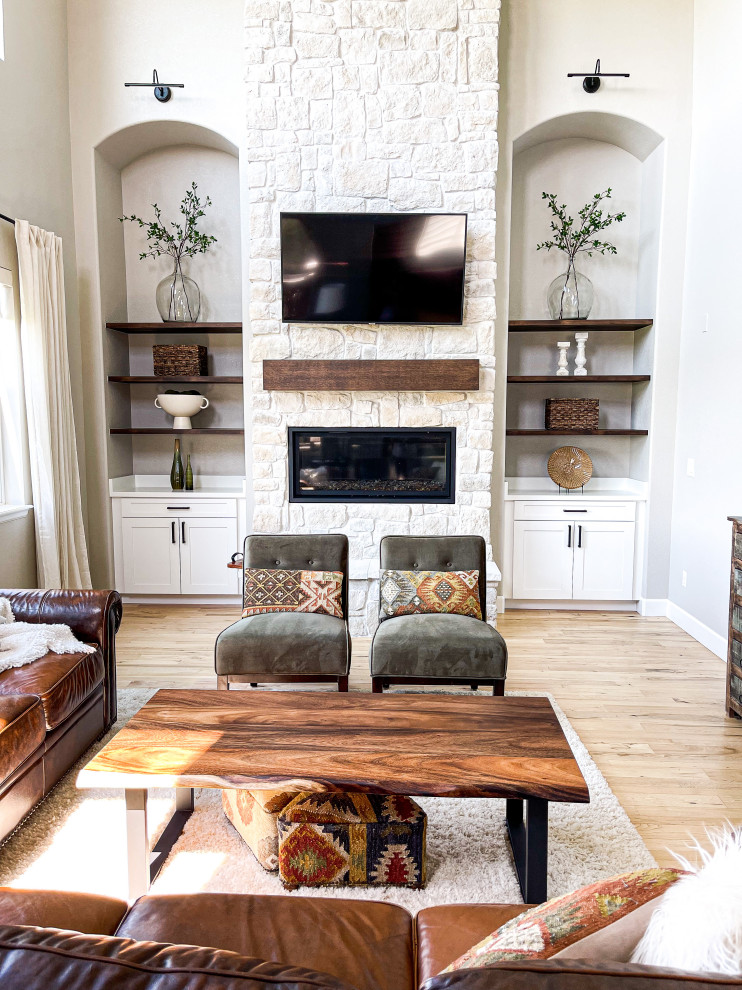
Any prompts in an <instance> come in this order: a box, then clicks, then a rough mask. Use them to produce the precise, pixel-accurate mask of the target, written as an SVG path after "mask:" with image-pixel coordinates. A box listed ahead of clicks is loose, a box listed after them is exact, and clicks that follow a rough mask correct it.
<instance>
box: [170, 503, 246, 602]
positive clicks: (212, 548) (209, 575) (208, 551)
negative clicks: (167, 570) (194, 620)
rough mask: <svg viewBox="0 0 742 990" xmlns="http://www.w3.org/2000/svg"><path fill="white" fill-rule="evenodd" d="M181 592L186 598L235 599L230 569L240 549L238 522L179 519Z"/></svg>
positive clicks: (235, 573) (233, 581) (232, 574)
mask: <svg viewBox="0 0 742 990" xmlns="http://www.w3.org/2000/svg"><path fill="white" fill-rule="evenodd" d="M178 530H179V538H180V541H181V543H180V590H181V593H182V594H184V595H235V594H237V593H238V592H237V589H236V586H235V575H239V573H240V572H239V571H231V570H229V568H228V567H227V564H228V563H229V558H230V557H231V556H232V554H233V553H234V552H235V548H236V546H237V520H236V519H234V518H232V519H198V518H196V519H179V520H178Z"/></svg>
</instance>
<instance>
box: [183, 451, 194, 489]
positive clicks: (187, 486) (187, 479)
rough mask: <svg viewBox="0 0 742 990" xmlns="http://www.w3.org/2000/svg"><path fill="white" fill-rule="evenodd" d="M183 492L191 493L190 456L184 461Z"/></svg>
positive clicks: (191, 469) (191, 470) (191, 472)
mask: <svg viewBox="0 0 742 990" xmlns="http://www.w3.org/2000/svg"><path fill="white" fill-rule="evenodd" d="M185 490H186V491H187V492H192V491H193V468H192V467H191V455H190V454H189V455H188V459H187V460H186V473H185Z"/></svg>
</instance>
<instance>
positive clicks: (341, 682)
mask: <svg viewBox="0 0 742 990" xmlns="http://www.w3.org/2000/svg"><path fill="white" fill-rule="evenodd" d="M347 690H348V677H347V675H346V676H345V677H338V691H345V692H347Z"/></svg>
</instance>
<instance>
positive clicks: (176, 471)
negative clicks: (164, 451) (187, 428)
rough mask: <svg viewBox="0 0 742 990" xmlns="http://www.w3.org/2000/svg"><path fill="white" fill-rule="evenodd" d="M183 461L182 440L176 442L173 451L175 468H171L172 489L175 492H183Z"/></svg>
mask: <svg viewBox="0 0 742 990" xmlns="http://www.w3.org/2000/svg"><path fill="white" fill-rule="evenodd" d="M183 484H184V479H183V461H182V459H181V456H180V440H176V441H175V450H174V451H173V466H172V467H171V468H170V487H171V488H172V490H173V491H174V492H182V491H183Z"/></svg>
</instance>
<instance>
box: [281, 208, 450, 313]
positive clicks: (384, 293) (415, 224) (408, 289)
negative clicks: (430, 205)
mask: <svg viewBox="0 0 742 990" xmlns="http://www.w3.org/2000/svg"><path fill="white" fill-rule="evenodd" d="M465 259H466V214H465V213H282V214H281V287H282V317H283V320H284V322H286V323H407V324H460V323H461V322H462V315H463V297H464V262H465Z"/></svg>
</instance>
